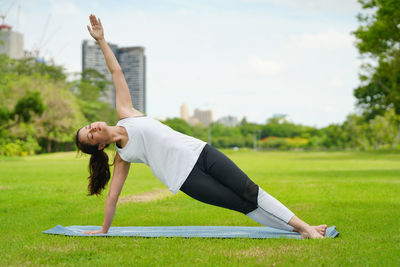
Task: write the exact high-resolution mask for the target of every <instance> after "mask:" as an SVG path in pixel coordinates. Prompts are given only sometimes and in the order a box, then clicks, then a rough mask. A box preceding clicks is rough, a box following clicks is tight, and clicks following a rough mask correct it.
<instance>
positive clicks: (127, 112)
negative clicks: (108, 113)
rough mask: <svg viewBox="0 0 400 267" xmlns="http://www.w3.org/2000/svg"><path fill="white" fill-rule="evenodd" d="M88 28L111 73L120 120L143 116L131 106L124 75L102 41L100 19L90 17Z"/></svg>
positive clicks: (107, 46) (109, 49)
mask: <svg viewBox="0 0 400 267" xmlns="http://www.w3.org/2000/svg"><path fill="white" fill-rule="evenodd" d="M89 19H90V24H91V25H92V28H90V26H87V28H88V30H89V33H90V35H91V36H92V37H93V38H94V39H95V40H96V41H97V43H98V44H99V46H100V48H101V51H102V52H103V54H104V58H105V60H106V63H107V67H108V70H109V71H110V72H111V75H112V78H113V82H114V87H115V91H116V92H115V94H116V108H117V112H118V116H119V117H120V118H126V117H133V116H140V115H143V114H142V113H141V112H140V111H138V110H136V109H135V108H134V107H133V105H132V100H131V95H130V93H129V88H128V84H127V83H126V80H125V76H124V73H123V72H122V69H121V66H120V65H119V63H118V60H117V59H116V57H115V55H114V53H113V52H112V50H111V48H110V46H109V45H108V43H107V42H106V41H105V39H104V30H103V26H102V24H101V21H100V18H99V19H97V18H96V16H95V15H90V16H89Z"/></svg>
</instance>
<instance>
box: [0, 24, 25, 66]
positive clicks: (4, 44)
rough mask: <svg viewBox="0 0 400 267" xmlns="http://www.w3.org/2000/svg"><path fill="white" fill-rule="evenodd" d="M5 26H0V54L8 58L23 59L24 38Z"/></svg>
mask: <svg viewBox="0 0 400 267" xmlns="http://www.w3.org/2000/svg"><path fill="white" fill-rule="evenodd" d="M11 29H12V27H11V26H9V25H6V24H1V25H0V54H3V53H5V54H7V55H8V56H9V57H10V58H14V59H20V58H23V57H24V55H25V54H24V36H23V35H22V33H19V32H15V31H12V30H11Z"/></svg>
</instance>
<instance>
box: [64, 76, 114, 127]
mask: <svg viewBox="0 0 400 267" xmlns="http://www.w3.org/2000/svg"><path fill="white" fill-rule="evenodd" d="M109 84H110V82H109V81H107V80H106V79H105V76H104V75H103V74H101V73H99V72H98V71H96V70H94V69H86V70H84V71H83V72H82V74H81V78H80V79H79V80H76V81H73V82H71V83H70V84H69V86H68V90H69V91H71V92H72V93H73V94H74V95H75V96H76V97H77V99H78V105H79V107H80V109H81V111H82V113H83V115H84V116H85V118H86V121H87V122H93V121H105V122H107V123H108V124H115V123H116V122H117V120H118V114H117V112H116V110H115V108H113V107H111V106H110V104H109V103H106V102H104V101H102V100H101V99H104V98H107V97H109V96H107V94H106V92H107V89H108V85H109Z"/></svg>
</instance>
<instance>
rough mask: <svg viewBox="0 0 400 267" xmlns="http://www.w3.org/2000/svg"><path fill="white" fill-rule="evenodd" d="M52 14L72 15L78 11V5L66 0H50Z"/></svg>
mask: <svg viewBox="0 0 400 267" xmlns="http://www.w3.org/2000/svg"><path fill="white" fill-rule="evenodd" d="M50 5H51V11H52V14H53V15H74V14H78V13H79V9H78V7H77V6H76V5H75V4H74V3H73V2H72V1H67V0H50Z"/></svg>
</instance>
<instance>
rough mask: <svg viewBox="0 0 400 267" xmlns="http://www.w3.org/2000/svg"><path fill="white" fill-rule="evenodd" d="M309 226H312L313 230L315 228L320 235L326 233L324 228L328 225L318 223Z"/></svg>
mask: <svg viewBox="0 0 400 267" xmlns="http://www.w3.org/2000/svg"><path fill="white" fill-rule="evenodd" d="M311 227H312V228H314V229H315V230H317V232H318V233H319V234H320V235H322V236H325V235H326V228H328V226H327V225H326V224H322V225H318V226H311Z"/></svg>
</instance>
